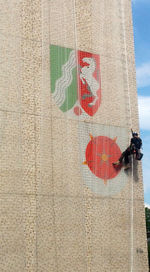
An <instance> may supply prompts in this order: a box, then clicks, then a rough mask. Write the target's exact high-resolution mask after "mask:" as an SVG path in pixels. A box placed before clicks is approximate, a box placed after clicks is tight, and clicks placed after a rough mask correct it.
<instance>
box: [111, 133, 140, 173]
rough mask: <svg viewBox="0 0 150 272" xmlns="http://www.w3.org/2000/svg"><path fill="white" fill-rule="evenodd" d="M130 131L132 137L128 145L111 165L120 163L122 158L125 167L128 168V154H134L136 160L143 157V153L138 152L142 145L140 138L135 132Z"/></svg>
mask: <svg viewBox="0 0 150 272" xmlns="http://www.w3.org/2000/svg"><path fill="white" fill-rule="evenodd" d="M131 132H132V138H131V142H130V146H129V147H128V148H127V149H126V150H125V151H124V152H123V153H122V154H121V156H120V158H119V160H118V161H117V162H114V163H113V165H120V164H122V161H123V160H124V164H125V169H128V168H129V167H130V164H129V156H130V155H132V154H133V155H134V154H135V159H136V160H141V159H142V157H143V154H142V153H141V152H140V149H141V147H142V140H141V138H140V137H139V136H138V133H137V132H133V131H132V129H131Z"/></svg>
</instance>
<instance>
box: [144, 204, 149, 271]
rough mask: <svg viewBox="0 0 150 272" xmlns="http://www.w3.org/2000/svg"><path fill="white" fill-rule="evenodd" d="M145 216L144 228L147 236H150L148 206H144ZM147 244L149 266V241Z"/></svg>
mask: <svg viewBox="0 0 150 272" xmlns="http://www.w3.org/2000/svg"><path fill="white" fill-rule="evenodd" d="M145 217H146V230H147V237H148V236H150V209H148V208H145ZM148 233H149V235H148ZM149 239H150V238H149ZM147 245H148V259H149V267H150V241H149V242H148V243H147Z"/></svg>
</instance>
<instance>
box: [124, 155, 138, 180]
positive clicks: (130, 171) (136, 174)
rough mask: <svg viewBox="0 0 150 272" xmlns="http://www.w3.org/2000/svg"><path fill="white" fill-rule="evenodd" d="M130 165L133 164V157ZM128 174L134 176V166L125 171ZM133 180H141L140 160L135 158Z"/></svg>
mask: <svg viewBox="0 0 150 272" xmlns="http://www.w3.org/2000/svg"><path fill="white" fill-rule="evenodd" d="M130 165H132V162H131V159H130ZM125 172H126V175H127V176H129V177H131V176H132V167H130V168H129V169H128V170H126V171H125ZM133 180H134V182H139V177H138V161H137V160H135V159H134V160H133Z"/></svg>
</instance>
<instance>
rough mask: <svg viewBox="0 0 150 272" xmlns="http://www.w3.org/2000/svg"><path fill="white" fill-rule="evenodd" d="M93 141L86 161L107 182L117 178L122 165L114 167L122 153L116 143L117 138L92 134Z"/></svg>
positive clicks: (93, 171) (87, 151) (96, 174)
mask: <svg viewBox="0 0 150 272" xmlns="http://www.w3.org/2000/svg"><path fill="white" fill-rule="evenodd" d="M90 137H91V141H90V142H89V143H88V145H87V148H86V154H85V156H86V161H85V162H84V163H83V164H87V165H88V167H89V168H90V170H91V171H92V173H93V174H94V175H95V176H97V177H98V178H101V179H103V180H104V183H105V184H106V183H107V180H108V179H113V178H115V177H116V176H117V175H118V173H119V172H120V169H121V167H114V166H113V163H114V162H116V161H117V160H118V159H119V157H120V155H121V150H120V148H119V146H118V145H117V144H116V139H117V137H116V138H115V139H111V138H108V137H106V136H98V137H93V136H92V135H90Z"/></svg>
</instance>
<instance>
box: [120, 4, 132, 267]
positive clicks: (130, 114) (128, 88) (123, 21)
mask: <svg viewBox="0 0 150 272" xmlns="http://www.w3.org/2000/svg"><path fill="white" fill-rule="evenodd" d="M121 8H122V10H121V11H122V27H123V40H124V47H125V66H126V73H127V91H128V92H127V94H128V103H129V120H130V127H131V128H132V112H131V100H130V91H129V90H130V87H129V80H128V78H129V72H128V59H127V44H126V29H125V11H124V3H123V0H121ZM131 165H132V175H131V177H132V178H131V214H130V216H131V267H130V268H131V270H130V271H131V272H133V268H134V267H133V265H134V264H133V262H134V257H133V246H134V240H133V238H134V237H133V216H134V215H133V197H134V192H133V156H131Z"/></svg>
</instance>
